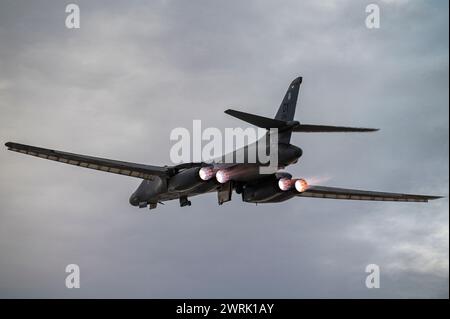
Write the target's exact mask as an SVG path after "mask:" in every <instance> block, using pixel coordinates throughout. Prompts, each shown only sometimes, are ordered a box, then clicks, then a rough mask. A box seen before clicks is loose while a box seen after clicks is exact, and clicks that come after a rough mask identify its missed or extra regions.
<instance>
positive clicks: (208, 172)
mask: <svg viewBox="0 0 450 319" xmlns="http://www.w3.org/2000/svg"><path fill="white" fill-rule="evenodd" d="M215 173H216V170H215V169H214V168H212V167H202V168H200V170H199V171H198V175H199V176H200V178H201V179H202V180H204V181H208V180H210V179H211V178H213V177H214V174H215Z"/></svg>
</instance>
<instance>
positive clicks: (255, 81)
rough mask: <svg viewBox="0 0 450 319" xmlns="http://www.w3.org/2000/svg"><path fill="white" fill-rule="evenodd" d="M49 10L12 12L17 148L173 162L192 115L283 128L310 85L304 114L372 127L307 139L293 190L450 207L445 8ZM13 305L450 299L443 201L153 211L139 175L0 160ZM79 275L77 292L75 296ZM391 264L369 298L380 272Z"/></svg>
mask: <svg viewBox="0 0 450 319" xmlns="http://www.w3.org/2000/svg"><path fill="white" fill-rule="evenodd" d="M77 3H79V5H80V7H81V19H82V20H81V29H79V30H67V29H66V28H65V27H64V20H65V13H64V5H63V4H62V3H57V2H55V1H34V2H25V1H14V2H12V1H10V2H8V1H4V2H2V3H1V4H0V43H2V45H1V46H0V115H1V116H0V132H1V136H2V137H3V142H6V141H8V140H13V141H18V142H23V143H29V144H33V145H42V146H46V147H53V148H56V149H62V150H68V151H72V152H78V153H84V154H91V155H97V156H104V157H110V158H115V159H121V160H127V161H135V162H141V163H152V164H163V163H168V162H169V150H170V147H171V144H170V141H169V134H170V130H171V129H172V128H174V127H180V126H181V127H188V128H189V127H191V125H192V119H200V118H201V119H202V120H203V122H202V124H203V125H204V126H205V127H206V126H214V127H219V128H225V127H234V126H236V125H242V124H243V123H240V122H237V121H236V120H235V119H233V118H230V117H228V116H226V115H224V114H223V113H222V111H223V110H225V109H227V108H229V107H230V106H233V107H235V108H242V109H244V110H246V111H249V112H254V113H257V114H261V115H267V116H271V115H272V114H274V113H275V110H276V108H277V106H278V105H279V103H280V101H281V98H282V94H283V93H284V90H285V88H286V86H287V85H288V83H289V81H291V80H292V79H293V78H294V77H296V76H298V75H302V76H304V83H303V85H302V88H301V94H300V97H299V106H298V109H297V116H296V117H297V119H299V120H300V121H304V122H310V123H324V124H343V125H355V126H369V127H370V126H375V127H380V128H381V131H380V132H378V133H376V134H368V135H346V134H344V135H339V134H337V135H323V134H321V135H314V136H312V135H307V134H304V135H301V134H298V135H296V136H295V137H294V138H293V143H295V144H297V145H300V146H301V147H302V148H303V150H304V157H303V158H302V159H301V161H300V162H299V164H297V165H295V166H292V167H290V168H289V171H290V172H292V173H293V174H294V175H296V176H318V177H326V178H327V180H326V182H325V183H326V184H328V185H335V186H343V187H354V188H367V189H373V190H386V191H400V192H415V193H429V194H441V195H447V196H448V183H449V182H448V173H449V169H448V149H449V143H448V115H449V114H448V102H449V101H448V86H449V83H448V3H446V2H441V1H429V2H420V1H414V2H413V1H407V0H399V1H393V0H391V1H387V0H386V1H380V2H379V4H380V7H381V19H382V20H381V28H380V29H379V30H368V29H367V28H366V27H365V25H364V19H365V11H364V10H365V4H364V3H360V2H358V1H340V2H338V3H337V2H336V3H334V2H319V1H302V2H300V1H287V2H283V3H282V4H280V3H278V2H274V1H246V2H245V3H241V2H237V1H200V0H199V1H190V2H182V1H153V2H152V3H149V4H147V3H146V4H144V3H142V2H140V1H131V2H119V1H94V2H93V1H78V2H77ZM0 159H1V162H2V166H1V168H0V176H1V182H0V203H1V206H0V207H1V211H0V213H1V223H0V252H1V256H2V258H1V259H0V296H2V297H33V298H34V297H67V298H70V297H158V298H161V297H237V298H240V297H286V298H303V297H305V298H307V297H321V298H326V297H342V298H345V297H351V298H356V297H367V298H372V297H385V298H392V297H401V298H405V297H421V298H429V297H440V298H448V225H449V221H448V210H449V207H448V199H443V200H440V201H436V202H433V203H429V204H407V203H405V204H401V203H365V202H341V201H328V200H317V199H293V200H291V201H289V202H286V203H282V204H279V205H272V204H270V205H258V206H255V205H250V204H245V203H241V202H240V199H239V198H238V196H236V195H235V196H234V197H235V198H234V201H233V202H231V203H227V204H226V205H223V206H220V207H219V206H217V204H216V198H215V196H214V195H212V194H210V195H203V196H199V197H196V198H193V199H192V202H193V206H192V207H190V208H187V209H181V208H179V207H178V204H177V203H176V202H173V203H167V205H165V206H163V207H160V208H158V210H156V211H155V212H153V211H152V212H151V213H150V212H149V211H147V210H137V209H135V208H134V207H131V206H129V204H128V196H129V194H130V193H131V192H132V190H133V189H134V188H135V187H136V186H137V185H138V183H139V181H138V180H134V179H131V178H127V177H121V176H110V174H103V173H101V172H91V171H86V170H82V169H79V168H77V167H66V166H65V165H60V164H57V163H53V162H47V161H42V160H38V159H35V158H29V157H26V156H20V155H19V154H16V153H11V152H6V150H3V151H2V152H0ZM69 263H77V264H79V265H80V267H81V273H82V275H81V289H78V290H74V289H73V290H68V289H66V288H65V286H64V278H65V273H64V269H65V266H66V265H67V264H69ZM370 263H376V264H378V265H380V268H381V274H382V275H381V276H382V277H381V288H380V289H379V290H373V289H372V290H368V289H367V288H366V287H365V285H364V281H365V276H366V273H365V272H364V270H365V267H366V265H367V264H370Z"/></svg>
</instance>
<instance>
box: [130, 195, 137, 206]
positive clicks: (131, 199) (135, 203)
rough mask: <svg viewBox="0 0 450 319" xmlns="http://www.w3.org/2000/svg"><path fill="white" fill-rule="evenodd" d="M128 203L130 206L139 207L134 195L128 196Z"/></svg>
mask: <svg viewBox="0 0 450 319" xmlns="http://www.w3.org/2000/svg"><path fill="white" fill-rule="evenodd" d="M129 202H130V205H131V206H137V205H139V199H138V198H137V196H136V195H134V194H133V195H131V196H130V199H129Z"/></svg>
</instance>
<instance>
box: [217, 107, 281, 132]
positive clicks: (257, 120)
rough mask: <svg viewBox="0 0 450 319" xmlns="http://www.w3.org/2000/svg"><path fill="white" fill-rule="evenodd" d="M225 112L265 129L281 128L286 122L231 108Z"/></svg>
mask: <svg viewBox="0 0 450 319" xmlns="http://www.w3.org/2000/svg"><path fill="white" fill-rule="evenodd" d="M225 113H226V114H228V115H231V116H234V117H236V118H238V119H240V120H243V121H245V122H247V123H250V124H253V125H255V126H257V127H261V128H266V129H270V128H283V127H286V125H287V122H285V121H281V120H274V119H271V118H268V117H264V116H259V115H255V114H250V113H245V112H241V111H235V110H231V109H229V110H226V111H225Z"/></svg>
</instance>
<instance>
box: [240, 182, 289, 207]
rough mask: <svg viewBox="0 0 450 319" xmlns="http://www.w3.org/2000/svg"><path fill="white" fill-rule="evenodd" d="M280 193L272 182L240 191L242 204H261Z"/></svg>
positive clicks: (247, 187)
mask: <svg viewBox="0 0 450 319" xmlns="http://www.w3.org/2000/svg"><path fill="white" fill-rule="evenodd" d="M281 192H282V191H281V190H280V189H279V188H278V185H277V183H276V182H274V181H270V182H268V183H265V184H262V185H254V186H246V187H245V188H244V189H243V190H242V200H243V201H244V202H261V201H266V200H269V199H271V198H272V197H275V196H276V195H278V194H280V193H281Z"/></svg>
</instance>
